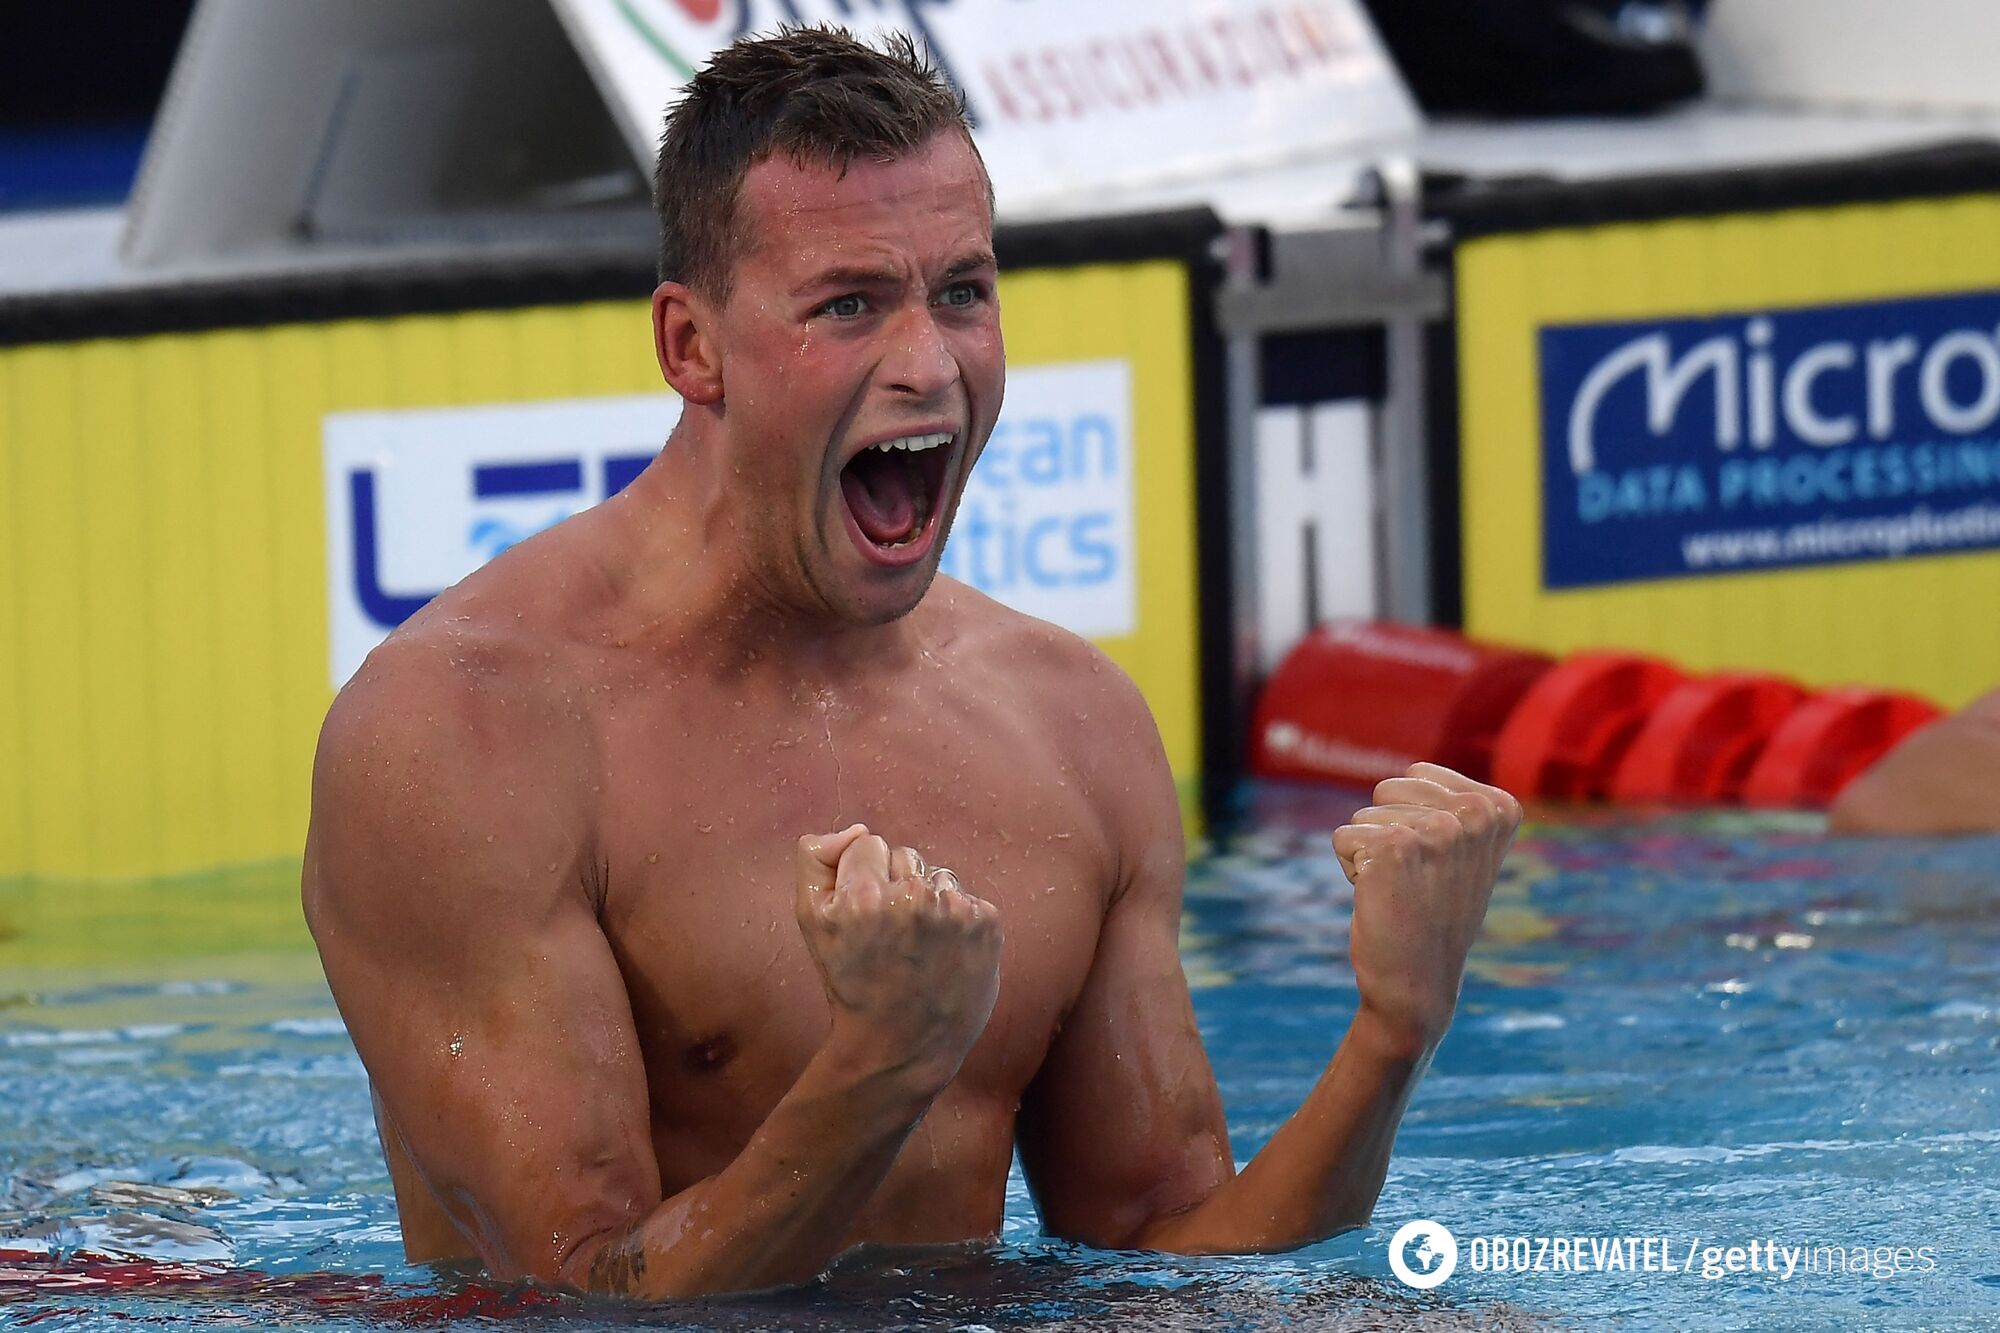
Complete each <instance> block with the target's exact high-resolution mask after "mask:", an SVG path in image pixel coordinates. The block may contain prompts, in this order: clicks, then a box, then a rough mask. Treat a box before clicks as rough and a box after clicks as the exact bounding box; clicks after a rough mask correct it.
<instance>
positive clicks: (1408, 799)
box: [1333, 764, 1521, 1055]
mask: <svg viewBox="0 0 2000 1333" xmlns="http://www.w3.org/2000/svg"><path fill="white" fill-rule="evenodd" d="M1520 825H1521V805H1520V802H1518V801H1516V800H1515V799H1514V798H1513V797H1512V796H1509V795H1508V794H1507V793H1506V792H1504V791H1501V790H1500V789H1499V788H1498V787H1488V786H1486V785H1484V784H1483V783H1478V782H1474V781H1472V780H1471V779H1470V778H1467V777H1463V776H1461V775H1459V774H1457V773H1454V772H1452V771H1451V770H1450V769H1448V768H1442V767H1439V766H1438V765H1436V764H1417V765H1415V766H1413V767H1412V768H1411V769H1410V771H1409V773H1408V775H1406V776H1404V777H1400V778H1390V779H1389V780H1388V781H1386V782H1382V783H1378V784H1377V785H1376V787H1375V804H1374V805H1371V806H1369V807H1367V808H1366V809H1363V810H1358V811H1356V812H1355V815H1354V818H1353V820H1352V821H1351V822H1350V823H1348V824H1347V825H1346V826H1344V827H1343V828H1341V829H1340V830H1339V831H1337V832H1336V833H1335V834H1334V835H1333V849H1334V851H1336V852H1337V853H1339V855H1340V864H1341V868H1342V869H1344V870H1345V871H1346V872H1347V878H1348V879H1349V880H1350V881H1351V882H1352V883H1353V885H1354V924H1353V927H1352V929H1351V931H1350V935H1349V943H1348V953H1349V956H1350V957H1351V958H1352V960H1353V963H1354V980H1355V983H1356V985H1357V986H1358V987H1359V988H1360V991H1361V1016H1363V1017H1366V1018H1368V1019H1369V1020H1370V1021H1372V1022H1374V1023H1375V1024H1376V1025H1377V1026H1378V1028H1379V1029H1380V1031H1381V1032H1382V1033H1383V1034H1384V1035H1385V1036H1386V1037H1387V1038H1388V1040H1389V1041H1390V1042H1391V1043H1393V1044H1394V1045H1395V1046H1396V1047H1398V1048H1399V1049H1402V1050H1406V1051H1408V1052H1409V1053H1411V1054H1412V1055H1427V1054H1428V1053H1429V1052H1430V1051H1431V1050H1432V1049H1433V1048H1435V1047H1436V1045H1437V1043H1438V1042H1439V1041H1441V1040H1443V1038H1444V1033H1445V1029H1446V1028H1448V1027H1450V1026H1451V1016H1452V1012H1453V1011H1454V1010H1455V1009H1456V1008H1457V1007H1458V988H1459V983H1460V981H1461V980H1462V979H1463V977H1464V974H1465V956H1466V953H1467V952H1468V951H1469V950H1470V949H1471V948H1472V939H1473V936H1474V935H1476V934H1478V932H1479V925H1480V922H1482V921H1483V920H1485V918H1486V904H1487V900H1488V899H1490V898H1491V897H1492V895H1493V882H1494V880H1495V879H1497V878H1498V877H1499V874H1500V862H1501V859H1502V858H1503V857H1505V856H1506V854H1507V845H1508V843H1510V842H1512V841H1513V838H1514V830H1515V829H1517V828H1519V827H1520Z"/></svg>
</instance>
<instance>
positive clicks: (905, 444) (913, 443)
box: [869, 431, 951, 454]
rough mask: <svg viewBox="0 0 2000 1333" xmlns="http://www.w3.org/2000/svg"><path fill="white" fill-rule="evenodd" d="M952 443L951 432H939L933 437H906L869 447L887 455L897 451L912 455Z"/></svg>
mask: <svg viewBox="0 0 2000 1333" xmlns="http://www.w3.org/2000/svg"><path fill="white" fill-rule="evenodd" d="M950 443H951V432H950V431H938V432H937V433H935V434H932V435H905V436H904V437H903V438H902V439H900V440H884V441H883V442H882V443H880V444H876V445H871V446H869V447H870V448H873V449H878V450H880V451H881V452H883V453H885V454H886V453H889V452H890V451H891V450H896V449H907V450H909V451H910V452H911V453H922V452H923V451H924V450H926V449H935V448H937V447H938V446H939V445H941V444H950Z"/></svg>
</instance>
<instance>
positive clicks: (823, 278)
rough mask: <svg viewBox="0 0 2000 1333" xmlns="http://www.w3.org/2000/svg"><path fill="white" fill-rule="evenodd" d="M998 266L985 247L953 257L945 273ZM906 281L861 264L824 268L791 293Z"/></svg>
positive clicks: (945, 277)
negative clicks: (958, 257) (960, 256)
mask: <svg viewBox="0 0 2000 1333" xmlns="http://www.w3.org/2000/svg"><path fill="white" fill-rule="evenodd" d="M997 267H999V264H998V261H997V260H995V259H994V257H993V252H992V251H991V250H981V251H979V252H977V253H975V254H969V255H966V256H964V257H963V258H961V259H955V260H953V261H952V263H951V265H950V267H948V268H946V269H945V271H944V273H943V275H942V276H943V280H944V281H946V282H949V281H951V280H952V279H953V278H956V277H960V276H962V275H964V274H967V273H971V272H974V271H976V270H978V269H982V268H997ZM902 280H903V275H902V274H900V273H898V272H896V271H895V270H894V269H887V268H866V267H860V266H850V267H842V268H829V269H822V270H820V271H819V272H818V273H815V274H813V276H812V277H810V278H807V279H806V280H805V281H804V282H802V283H800V284H799V285H798V286H796V287H794V288H792V292H791V294H792V295H793V296H804V295H805V294H806V293H807V292H810V291H815V290H817V289H819V288H821V287H893V286H895V285H896V284H897V283H899V282H901V281H902Z"/></svg>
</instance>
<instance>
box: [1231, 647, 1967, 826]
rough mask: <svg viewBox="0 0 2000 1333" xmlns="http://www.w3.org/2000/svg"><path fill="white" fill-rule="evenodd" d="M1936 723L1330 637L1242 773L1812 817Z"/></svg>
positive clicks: (1297, 653) (1797, 694) (1623, 668)
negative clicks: (1442, 778) (1477, 783)
mask: <svg viewBox="0 0 2000 1333" xmlns="http://www.w3.org/2000/svg"><path fill="white" fill-rule="evenodd" d="M1993 698H1995V699H1996V700H2000V691H1996V692H1995V694H1994V696H1993ZM1942 716H1943V713H1942V711H1941V710H1940V709H1939V708H1938V707H1937V706H1936V705H1934V704H1932V703H1930V702H1928V701H1927V700H1924V699H1921V698H1918V697H1916V696H1914V695H1909V694H1902V693H1897V692H1894V691H1889V690H1874V689H1862V688H1853V687H1843V688H1835V689H1829V690H1825V691H1821V692H1818V693H1809V692H1807V691H1806V690H1805V689H1804V688H1802V687H1801V686H1799V685H1798V684H1797V683H1796V682H1793V681H1790V680H1786V679H1784V678H1782V677H1779V676H1771V675H1762V674H1757V673H1752V672H1740V671H1725V672H1718V673H1715V674H1713V675H1707V676H1689V675H1688V674H1686V673H1684V672H1682V671H1681V670H1680V669H1679V668H1677V667H1675V666H1673V665H1672V664H1670V663H1668V662H1664V661H1661V660H1659V659H1658V658H1652V657H1645V656H1641V655H1639V654H1636V653H1621V652H1583V653H1576V654H1574V655H1572V656H1570V657H1568V658H1566V659H1564V660H1563V661H1562V662H1560V663H1554V662H1551V661H1550V659H1549V658H1547V657H1544V656H1542V655H1541V654H1539V653H1533V652H1525V651H1520V650H1517V649H1512V648H1504V647H1498V646H1495V645H1493V644H1487V643H1479V642H1476V641H1474V640H1471V639H1467V638H1465V637H1463V636H1462V635H1459V634H1456V633H1454V632H1452V631H1450V630H1440V629H1428V628H1423V627H1419V626H1414V625H1397V624H1390V623H1387V622H1378V621H1367V620H1336V621H1329V622H1328V623H1327V624H1324V625H1321V626H1320V627H1319V628H1317V629H1315V630H1313V631H1312V632H1311V633H1310V634H1308V635H1307V636H1306V637H1305V638H1304V639H1303V640H1301V641H1300V642H1299V644H1298V646H1296V647H1295V648H1293V649H1292V651H1291V652H1289V653H1287V654H1286V655H1285V659H1284V661H1282V662H1281V663H1279V665H1278V669H1277V670H1276V671H1275V672H1273V673H1272V675H1271V679H1270V682H1269V683H1268V684H1267V685H1266V686H1265V689H1264V693H1263V695H1262V697H1261V698H1260V699H1259V700H1258V702H1257V710H1256V714H1255V716H1254V718H1253V719H1252V723H1251V738H1250V770H1251V772H1253V773H1255V774H1257V775H1259V776H1261V777H1276V778H1318V779H1321V780H1325V781H1331V782H1337V783H1340V784H1342V785H1344V786H1349V787H1364V788H1365V787H1369V786H1372V785H1374V784H1375V783H1377V782H1379V781H1381V780H1382V779H1383V778H1387V777H1393V776H1396V775H1399V774H1401V773H1403V772H1405V771H1406V770H1407V769H1408V768H1409V767H1410V765H1411V764H1414V763H1416V762H1418V761H1419V760H1430V761H1431V762H1434V763H1439V764H1443V765H1445V766H1446V767H1448V768H1455V769H1457V770H1458V771H1459V772H1461V773H1464V774H1466V775H1467V776H1468V777H1472V778H1477V779H1479V780H1481V781H1487V782H1492V783H1494V784H1496V785H1498V786H1501V787H1505V788H1507V789H1508V790H1509V791H1511V792H1513V793H1514V794H1515V795H1517V796H1521V797H1538V798H1553V799H1558V800H1599V799H1606V798H1608V799H1611V800H1615V801H1629V802H1646V803H1662V802H1672V803H1687V804H1697V803H1699V804H1711V803H1732V802H1736V803H1745V804H1750V805H1763V806H1825V805H1829V804H1831V803H1832V801H1833V798H1834V797H1835V796H1836V795H1838V794H1839V792H1840V789H1841V788H1842V787H1844V786H1846V785H1847V784H1848V783H1849V782H1851V781H1852V780H1853V779H1854V778H1856V777H1858V776H1859V775H1860V774H1861V772H1862V771H1863V770H1865V769H1866V768H1867V767H1868V766H1869V765H1871V764H1873V763H1874V762H1875V761H1876V760H1878V759H1880V758H1881V757H1882V756H1883V755H1884V754H1886V753H1887V752H1888V751H1889V750H1891V749H1893V748H1894V747H1895V746H1896V745H1897V744H1898V743H1899V742H1900V741H1902V740H1903V739H1904V738H1905V737H1907V736H1908V735H1909V734H1910V733H1911V732H1913V731H1915V730H1917V729H1918V728H1919V727H1922V726H1925V725H1927V724H1929V723H1931V722H1933V721H1935V720H1936V719H1938V718H1939V717H1942Z"/></svg>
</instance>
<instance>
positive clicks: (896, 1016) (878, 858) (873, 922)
mask: <svg viewBox="0 0 2000 1333" xmlns="http://www.w3.org/2000/svg"><path fill="white" fill-rule="evenodd" d="M797 907H798V918H799V930H800V931H801V932H802V933H803V934H804V935H805V941H806V948H807V949H808V950H810V951H811V953H812V956H813V962H814V963H816V964H817V965H818V967H819V972H820V977H821V979H822V980H823V981H824V982H825V983H826V997H827V1000H828V1002H829V1003H830V1004H831V1005H832V1006H833V1025H834V1030H835V1032H836V1033H838V1034H839V1035H840V1037H841V1038H842V1040H843V1041H844V1042H845V1043H846V1044H847V1045H848V1046H849V1047H850V1049H855V1050H858V1051H861V1052H863V1053H864V1055H865V1058H868V1059H870V1060H872V1061H876V1062H879V1067H880V1068H881V1069H882V1070H883V1071H885V1072H894V1073H897V1074H899V1075H903V1076H905V1077H909V1078H912V1079H913V1080H917V1081H920V1082H923V1083H924V1084H926V1085H927V1086H930V1087H931V1088H932V1090H934V1091H935V1090H937V1089H942V1088H943V1087H944V1085H945V1084H947V1083H949V1082H950V1081H951V1080H952V1078H953V1076H955V1075H956V1074H957V1073H958V1067H959V1065H960V1064H962V1063H963V1062H964V1060H965V1055H966V1052H967V1051H969V1050H971V1049H972V1044H973V1043H974V1042H975V1041H977V1040H978V1039H979V1034H980V1033H981V1032H982V1031H984V1030H985V1027H986V1020H987V1019H988V1018H989V1017H990V1016H991V1015H992V1013H993V1002H994V1000H995V999H996V998H997V997H998V995H999V993H1000V913H999V910H998V909H997V908H995V907H994V906H993V904H991V903H989V902H986V901H985V900H984V899H981V898H975V897H974V896H973V895H971V894H969V893H966V892H965V891H964V890H962V889H961V888H959V886H958V876H956V875H955V874H953V873H952V872H951V871H949V870H946V869H943V868H941V867H940V868H939V869H937V870H927V869H926V868H925V866H924V863H923V858H922V857H920V856H919V855H918V854H917V853H916V852H915V851H913V850H912V849H910V848H908V847H900V848H897V849H895V850H894V851H893V852H892V851H891V850H890V848H889V845H888V844H887V843H885V842H883V841H882V839H880V838H878V837H876V836H875V835H874V834H872V833H870V832H869V831H868V829H867V827H866V826H864V825H861V824H855V825H853V826H851V827H849V828H846V829H843V830H842V831H841V832H839V833H831V834H825V835H821V836H817V837H814V836H807V837H803V838H800V839H799V859H798V903H797Z"/></svg>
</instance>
